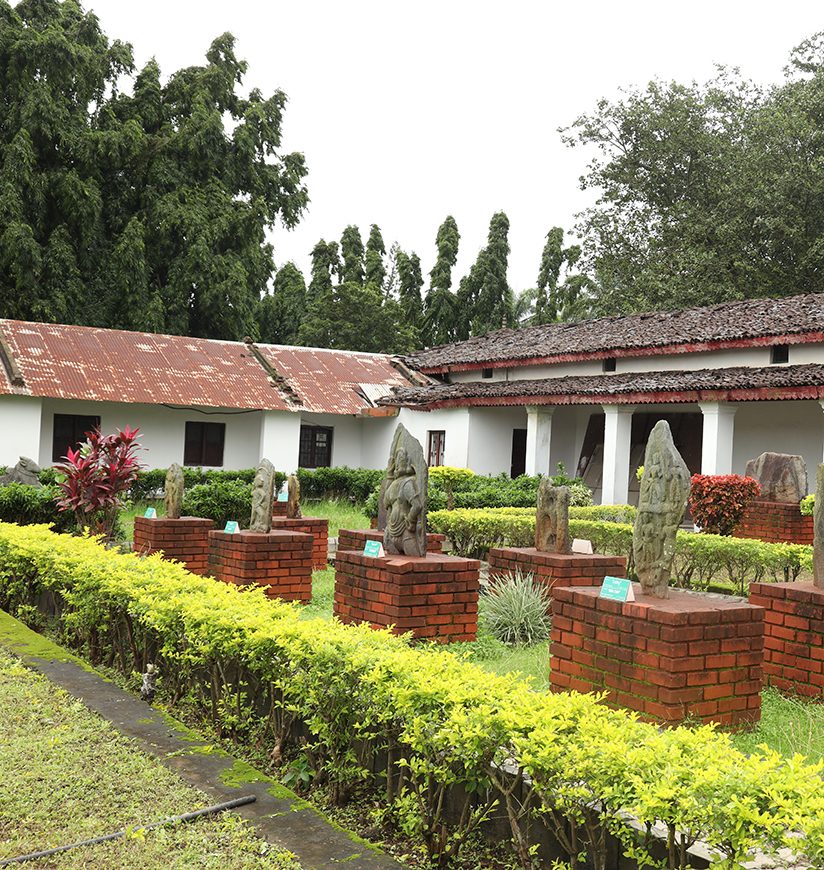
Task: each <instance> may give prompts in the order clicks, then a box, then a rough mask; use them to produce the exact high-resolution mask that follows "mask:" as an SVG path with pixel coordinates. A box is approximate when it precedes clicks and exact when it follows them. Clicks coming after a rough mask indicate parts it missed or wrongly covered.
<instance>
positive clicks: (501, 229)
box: [472, 211, 515, 335]
mask: <svg viewBox="0 0 824 870" xmlns="http://www.w3.org/2000/svg"><path fill="white" fill-rule="evenodd" d="M508 234H509V218H507V216H506V215H505V214H504V213H503V212H502V211H499V212H496V213H495V214H494V215H492V220H491V221H490V222H489V235H488V237H487V244H486V248H485V249H484V250H483V251H482V252H481V254H480V255H479V256H478V261H477V266H478V269H477V272H476V276H475V278H474V281H475V283H474V285H473V291H474V292H475V293H476V294H477V296H476V301H475V308H474V311H473V317H472V333H473V335H483V334H484V333H486V332H489V331H490V330H492V329H500V328H501V327H504V326H514V325H515V324H514V300H513V295H512V290H511V288H510V286H509V283H508V281H507V277H506V273H507V265H508V260H509V239H508Z"/></svg>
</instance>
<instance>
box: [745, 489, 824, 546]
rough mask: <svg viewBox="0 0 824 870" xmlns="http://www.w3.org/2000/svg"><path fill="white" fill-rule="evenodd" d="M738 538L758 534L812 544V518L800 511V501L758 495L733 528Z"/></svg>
mask: <svg viewBox="0 0 824 870" xmlns="http://www.w3.org/2000/svg"><path fill="white" fill-rule="evenodd" d="M733 536H734V537H736V538H757V539H758V540H759V541H769V542H770V543H773V544H775V543H781V542H785V543H788V544H812V542H813V518H812V517H805V516H802V515H801V511H800V510H799V507H798V503H797V502H796V503H792V504H787V502H780V501H762V500H761V499H756V501H754V502H753V503H752V504H751V505H750V506H749V507H748V508H747V510H746V511H745V513H744V517H743V519H742V520H741V522H740V523H739V524H738V525H737V526H736V527H735V529H733Z"/></svg>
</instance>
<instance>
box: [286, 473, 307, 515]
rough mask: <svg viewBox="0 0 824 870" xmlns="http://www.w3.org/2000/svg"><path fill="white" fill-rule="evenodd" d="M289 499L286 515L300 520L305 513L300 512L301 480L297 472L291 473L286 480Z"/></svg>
mask: <svg viewBox="0 0 824 870" xmlns="http://www.w3.org/2000/svg"><path fill="white" fill-rule="evenodd" d="M286 487H287V490H288V493H289V500H288V502H287V505H286V516H287V517H289V518H290V519H293V520H299V519H300V518H301V517H302V516H303V514H302V513H301V512H300V481H299V480H298V476H297V475H296V474H290V475H289V477H288V478H287V480H286Z"/></svg>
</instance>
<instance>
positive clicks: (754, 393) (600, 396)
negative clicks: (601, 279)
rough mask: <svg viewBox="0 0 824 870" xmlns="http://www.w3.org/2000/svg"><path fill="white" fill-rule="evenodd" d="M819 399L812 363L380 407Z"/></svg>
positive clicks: (819, 374) (436, 391)
mask: <svg viewBox="0 0 824 870" xmlns="http://www.w3.org/2000/svg"><path fill="white" fill-rule="evenodd" d="M823 397H824V365H820V364H818V363H812V364H809V365H795V366H767V367H763V368H757V367H748V366H737V367H734V368H727V369H701V370H698V371H663V372H638V373H635V372H627V373H622V374H611V375H573V376H568V377H561V378H543V379H541V380H517V381H480V382H479V381H470V382H467V383H458V384H438V385H437V386H430V387H405V388H401V389H396V390H394V391H393V393H392V395H391V396H389V397H387V398H385V399H383V400H381V403H382V404H393V405H403V406H406V407H418V408H427V407H428V408H432V407H443V406H451V405H455V406H461V405H528V404H532V403H537V404H548V405H556V404H557V405H560V404H598V403H601V402H604V403H609V402H638V403H645V402H647V403H655V402H697V401H702V400H703V399H705V398H706V399H707V400H710V399H729V400H736V401H747V400H749V399H769V398H823Z"/></svg>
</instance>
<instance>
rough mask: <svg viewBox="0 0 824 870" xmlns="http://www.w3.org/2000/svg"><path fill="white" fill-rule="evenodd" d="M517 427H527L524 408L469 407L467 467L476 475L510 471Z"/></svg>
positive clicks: (507, 472)
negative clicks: (514, 431) (513, 436)
mask: <svg viewBox="0 0 824 870" xmlns="http://www.w3.org/2000/svg"><path fill="white" fill-rule="evenodd" d="M515 429H526V410H525V409H524V408H517V407H516V408H470V409H469V448H468V467H469V468H471V469H472V470H473V471H474V472H475V473H476V474H502V473H503V474H509V471H510V468H511V466H512V432H513V430H515ZM448 446H449V438H448V436H447V447H448Z"/></svg>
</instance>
